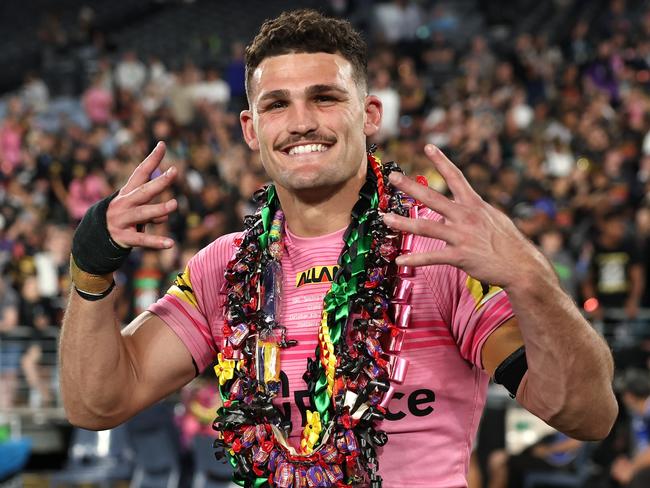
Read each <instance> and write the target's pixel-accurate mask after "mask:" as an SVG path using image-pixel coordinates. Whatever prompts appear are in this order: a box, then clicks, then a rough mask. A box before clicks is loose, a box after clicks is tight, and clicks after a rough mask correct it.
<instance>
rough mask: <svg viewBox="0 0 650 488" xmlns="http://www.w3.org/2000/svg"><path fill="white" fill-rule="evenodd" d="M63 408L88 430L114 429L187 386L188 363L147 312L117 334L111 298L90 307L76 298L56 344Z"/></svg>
mask: <svg viewBox="0 0 650 488" xmlns="http://www.w3.org/2000/svg"><path fill="white" fill-rule="evenodd" d="M59 367H60V378H61V380H60V381H61V391H62V394H63V405H64V408H65V411H66V415H67V417H68V419H69V420H70V422H72V423H73V424H75V425H77V426H79V427H83V428H86V429H93V430H102V429H107V428H111V427H114V426H116V425H118V424H120V423H122V422H124V421H125V420H127V419H128V418H130V417H131V416H133V415H134V414H135V413H137V412H139V411H140V410H142V409H144V408H146V407H147V406H149V405H151V404H152V403H154V402H156V401H157V400H159V399H161V398H163V397H165V396H166V395H168V394H170V393H172V392H173V391H175V390H177V389H178V388H180V387H181V386H183V385H184V384H186V383H188V382H189V381H190V380H191V379H192V378H193V377H194V374H195V371H194V365H193V363H192V357H191V356H190V353H189V352H188V350H187V349H186V347H185V345H184V344H183V343H182V342H181V340H180V339H179V338H178V337H177V336H176V334H175V333H174V332H173V331H172V330H171V329H170V328H169V327H168V326H167V325H166V324H165V323H164V322H163V321H162V320H161V319H160V318H158V317H157V316H156V315H153V314H151V313H148V312H145V313H143V314H142V315H140V316H139V317H137V318H136V319H135V320H134V321H133V322H131V324H129V325H128V326H127V327H126V328H124V329H123V330H122V331H121V332H120V325H119V324H118V323H117V321H116V319H115V314H114V300H113V296H112V295H109V296H108V297H106V298H105V299H103V300H98V301H96V302H88V301H86V300H84V299H82V298H81V297H79V296H78V295H77V294H76V293H75V292H72V293H71V294H70V301H69V303H68V307H67V310H66V314H65V318H64V320H63V328H62V330H61V343H60V361H59Z"/></svg>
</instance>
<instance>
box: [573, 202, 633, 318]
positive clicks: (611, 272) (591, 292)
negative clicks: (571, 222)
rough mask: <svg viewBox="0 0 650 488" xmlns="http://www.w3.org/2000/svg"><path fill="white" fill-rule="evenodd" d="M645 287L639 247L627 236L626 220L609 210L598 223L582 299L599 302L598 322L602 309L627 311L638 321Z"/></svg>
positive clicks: (615, 211) (618, 213) (629, 315)
mask: <svg viewBox="0 0 650 488" xmlns="http://www.w3.org/2000/svg"><path fill="white" fill-rule="evenodd" d="M644 286H645V278H644V276H643V267H642V264H641V257H640V255H639V251H638V248H637V246H636V243H635V242H634V241H633V240H631V239H630V238H628V237H627V236H626V221H625V216H624V214H622V213H621V211H620V210H616V209H614V210H610V211H608V212H607V213H605V214H604V215H602V216H601V217H600V218H599V219H598V222H597V233H596V236H595V239H594V244H593V253H592V256H591V266H590V270H589V273H588V275H587V277H586V279H585V281H584V282H583V285H582V288H583V296H584V298H585V299H589V298H596V299H597V300H598V305H599V308H598V309H596V311H595V312H594V314H595V316H597V317H599V318H602V316H603V310H602V309H603V308H624V309H625V313H626V315H627V316H628V317H630V318H635V317H636V316H637V313H638V309H639V304H640V300H641V294H642V293H643V289H644Z"/></svg>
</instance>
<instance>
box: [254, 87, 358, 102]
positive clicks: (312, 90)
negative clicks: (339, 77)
mask: <svg viewBox="0 0 650 488" xmlns="http://www.w3.org/2000/svg"><path fill="white" fill-rule="evenodd" d="M326 92H337V93H340V94H341V95H348V92H347V90H344V89H343V88H341V87H340V86H338V85H328V84H319V85H311V86H309V87H307V89H306V90H305V93H306V95H307V96H314V95H317V94H319V93H326ZM289 95H290V94H289V90H271V91H270V92H266V93H265V94H264V95H262V96H261V97H260V98H259V100H258V102H265V101H267V100H277V99H283V98H284V99H286V98H289Z"/></svg>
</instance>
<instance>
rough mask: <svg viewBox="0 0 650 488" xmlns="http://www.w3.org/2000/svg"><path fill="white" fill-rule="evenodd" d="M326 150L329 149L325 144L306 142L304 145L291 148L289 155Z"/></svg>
mask: <svg viewBox="0 0 650 488" xmlns="http://www.w3.org/2000/svg"><path fill="white" fill-rule="evenodd" d="M324 151H327V146H324V145H323V144H305V145H302V146H294V147H292V148H291V149H289V155H293V154H307V153H312V152H324Z"/></svg>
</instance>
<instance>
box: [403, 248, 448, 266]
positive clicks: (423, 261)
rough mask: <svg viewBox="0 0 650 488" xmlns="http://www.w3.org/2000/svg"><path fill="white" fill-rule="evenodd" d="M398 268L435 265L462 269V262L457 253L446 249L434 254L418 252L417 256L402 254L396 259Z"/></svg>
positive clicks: (433, 252)
mask: <svg viewBox="0 0 650 488" xmlns="http://www.w3.org/2000/svg"><path fill="white" fill-rule="evenodd" d="M395 264H397V266H416V267H417V266H430V265H433V264H449V265H451V266H456V267H460V266H459V264H460V260H459V258H458V255H457V253H456V251H455V250H454V249H452V248H450V247H444V248H442V249H439V250H437V251H432V252H417V253H415V254H402V255H401V256H398V257H397V259H395Z"/></svg>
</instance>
